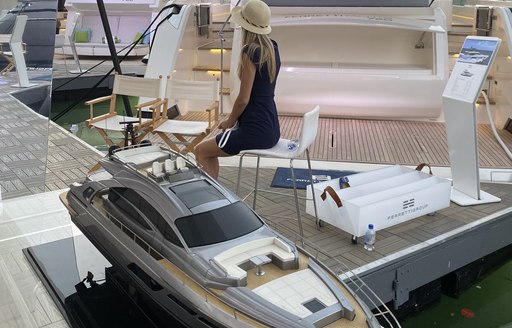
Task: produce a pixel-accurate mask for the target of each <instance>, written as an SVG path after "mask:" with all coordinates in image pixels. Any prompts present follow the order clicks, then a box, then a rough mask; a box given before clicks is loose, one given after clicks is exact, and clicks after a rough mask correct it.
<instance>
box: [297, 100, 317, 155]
mask: <svg viewBox="0 0 512 328" xmlns="http://www.w3.org/2000/svg"><path fill="white" fill-rule="evenodd" d="M319 118H320V106H316V107H315V108H313V110H311V111H309V112H307V113H306V114H304V116H303V117H302V130H301V132H300V138H299V150H298V152H299V153H302V152H303V151H305V150H306V149H307V148H309V146H310V145H311V144H312V143H313V142H314V141H315V138H316V133H317V131H318V119H319Z"/></svg>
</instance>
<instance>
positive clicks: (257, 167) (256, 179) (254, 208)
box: [252, 156, 260, 210]
mask: <svg viewBox="0 0 512 328" xmlns="http://www.w3.org/2000/svg"><path fill="white" fill-rule="evenodd" d="M259 173H260V156H258V159H257V160H256V177H255V178H254V199H253V201H252V209H253V210H256V198H257V197H258V177H259Z"/></svg>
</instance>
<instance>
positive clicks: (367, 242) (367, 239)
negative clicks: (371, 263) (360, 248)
mask: <svg viewBox="0 0 512 328" xmlns="http://www.w3.org/2000/svg"><path fill="white" fill-rule="evenodd" d="M375 238H376V233H375V229H373V224H369V225H368V230H366V233H365V234H364V249H366V250H368V251H373V250H374V249H375Z"/></svg>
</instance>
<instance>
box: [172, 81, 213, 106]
mask: <svg viewBox="0 0 512 328" xmlns="http://www.w3.org/2000/svg"><path fill="white" fill-rule="evenodd" d="M165 95H166V97H167V98H169V99H174V100H175V101H178V100H180V99H183V100H210V101H219V99H220V92H219V81H188V80H175V79H168V80H167V87H166V92H165Z"/></svg>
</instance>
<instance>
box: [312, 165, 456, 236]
mask: <svg viewBox="0 0 512 328" xmlns="http://www.w3.org/2000/svg"><path fill="white" fill-rule="evenodd" d="M418 169H419V166H418V168H417V169H412V168H407V167H404V166H399V165H395V166H391V167H386V168H382V169H377V170H372V171H368V172H363V173H358V174H353V175H350V176H348V179H349V184H350V187H349V188H344V189H341V187H340V180H339V179H334V180H330V181H325V182H320V183H315V184H314V192H315V199H316V203H317V212H318V219H320V220H322V221H325V222H327V223H330V224H332V225H334V226H336V227H338V228H340V229H342V230H344V231H346V232H348V233H350V234H352V235H354V236H358V237H359V236H362V235H364V233H365V231H366V230H367V229H368V224H370V223H371V224H373V225H374V227H375V229H376V230H381V229H384V228H387V227H390V226H393V225H395V224H398V223H402V222H405V221H408V220H411V219H414V218H417V217H419V216H422V215H425V214H429V213H432V212H435V211H437V210H440V209H442V208H445V207H448V206H449V205H450V190H451V183H450V181H448V180H446V179H443V178H438V177H435V176H433V175H431V174H428V173H424V172H421V171H419V170H418ZM327 187H331V188H332V189H334V192H335V194H336V195H337V196H338V198H339V201H340V202H341V207H338V205H337V203H336V200H335V199H333V197H332V196H331V195H330V194H329V193H328V192H325V194H324V190H325V189H326V188H327ZM307 194H308V197H307V198H308V201H307V202H306V212H307V213H308V214H310V215H313V216H314V215H315V210H314V206H313V200H312V195H311V186H308V189H307ZM322 194H324V197H322ZM322 198H324V200H323V199H322ZM335 198H336V197H335Z"/></svg>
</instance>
